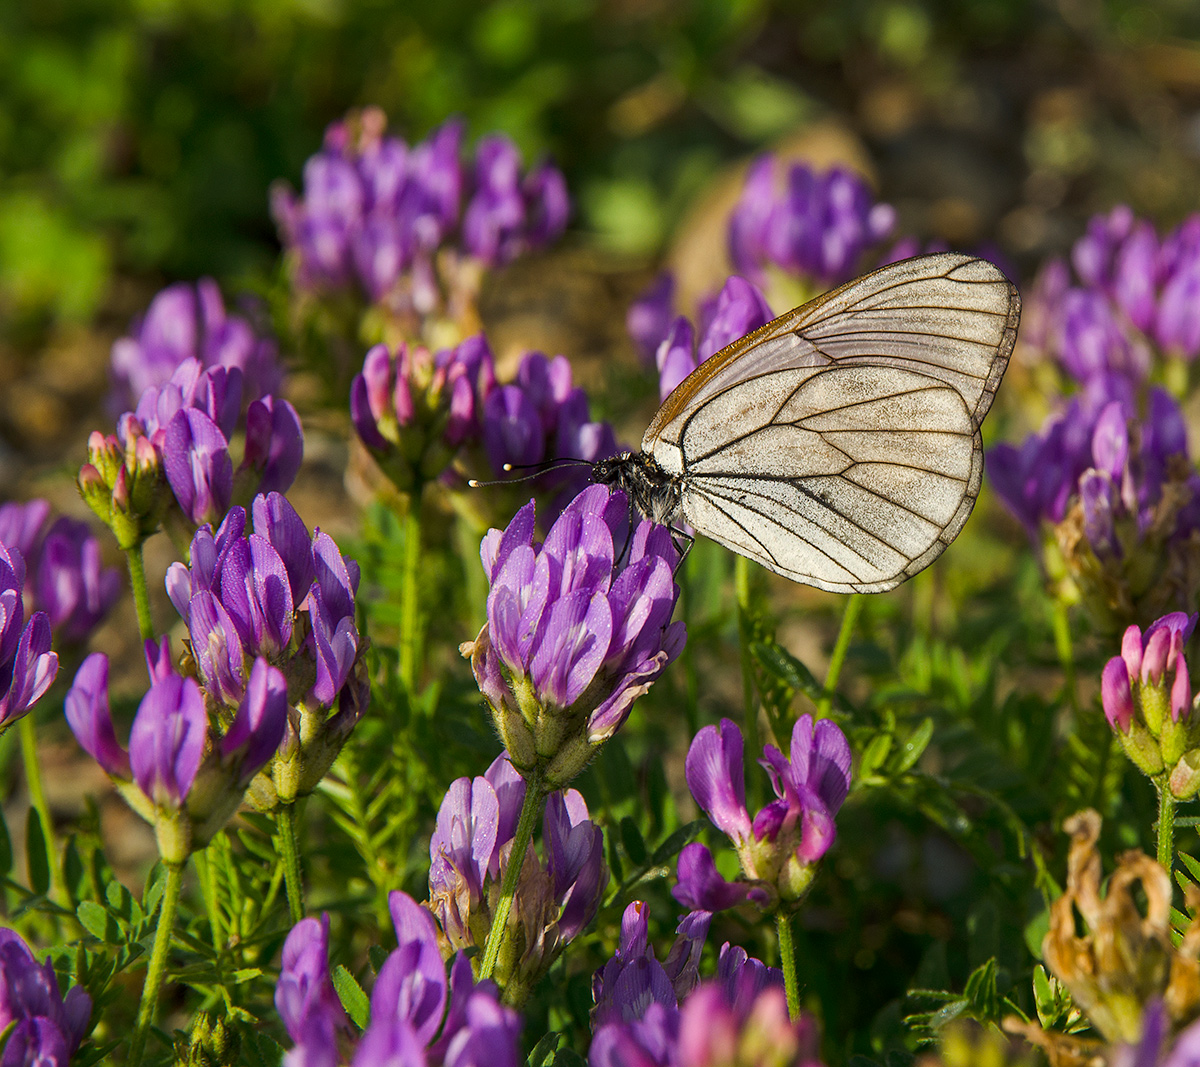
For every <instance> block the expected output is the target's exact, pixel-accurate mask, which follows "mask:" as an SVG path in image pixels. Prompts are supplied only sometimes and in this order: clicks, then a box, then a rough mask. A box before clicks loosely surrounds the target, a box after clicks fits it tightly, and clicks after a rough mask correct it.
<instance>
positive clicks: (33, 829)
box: [25, 808, 50, 896]
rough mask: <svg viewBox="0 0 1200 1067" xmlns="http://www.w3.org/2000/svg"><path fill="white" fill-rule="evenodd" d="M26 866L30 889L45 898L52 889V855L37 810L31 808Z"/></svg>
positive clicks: (26, 829)
mask: <svg viewBox="0 0 1200 1067" xmlns="http://www.w3.org/2000/svg"><path fill="white" fill-rule="evenodd" d="M25 864H26V869H27V871H28V872H29V888H30V889H32V890H33V891H34V892H35V893H37V894H38V895H39V896H45V895H46V893H47V892H48V891H49V889H50V855H49V853H48V852H47V850H46V836H45V834H43V833H42V820H41V819H40V818H39V817H38V813H37V809H36V808H30V809H29V814H28V815H27V816H26V819H25Z"/></svg>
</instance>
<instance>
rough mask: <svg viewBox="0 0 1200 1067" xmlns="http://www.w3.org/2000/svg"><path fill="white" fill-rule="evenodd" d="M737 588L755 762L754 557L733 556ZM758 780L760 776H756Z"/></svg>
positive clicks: (749, 750)
mask: <svg viewBox="0 0 1200 1067" xmlns="http://www.w3.org/2000/svg"><path fill="white" fill-rule="evenodd" d="M733 590H734V595H735V596H736V598H737V608H738V646H739V649H740V651H741V661H742V705H743V706H744V707H745V709H746V718H745V722H744V726H745V728H746V759H747V760H748V761H749V762H750V763H753V762H754V761H755V760H757V759H758V756H759V753H760V752H761V751H762V742H761V740H760V739H759V734H758V701H757V700H756V699H755V698H754V663H753V660H752V659H751V657H750V620H751V618H752V617H753V615H752V612H751V606H750V561H749V560H748V559H747V558H746V557H745V556H734V557H733ZM753 780H754V781H757V780H758V779H757V776H755V777H754V779H753Z"/></svg>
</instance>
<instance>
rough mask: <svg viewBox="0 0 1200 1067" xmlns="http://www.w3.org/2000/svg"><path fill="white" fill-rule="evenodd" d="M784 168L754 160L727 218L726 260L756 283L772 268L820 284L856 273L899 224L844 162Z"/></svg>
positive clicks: (768, 159)
mask: <svg viewBox="0 0 1200 1067" xmlns="http://www.w3.org/2000/svg"><path fill="white" fill-rule="evenodd" d="M779 166H780V165H778V164H777V163H776V161H775V160H774V159H772V158H771V157H770V156H764V157H761V158H760V159H758V160H757V161H755V163H754V164H752V165H751V167H750V170H749V172H748V173H747V177H746V183H745V186H744V187H743V191H742V196H741V199H740V200H739V201H738V203H737V205H736V207H735V208H734V210H733V212H732V213H731V215H730V218H729V258H730V260H731V262H732V263H733V265H734V267H735V268H736V269H737V270H738V271H739V272H741V273H743V274H747V275H749V276H750V277H751V278H752V279H753V280H755V281H761V280H763V279H764V277H765V272H766V269H767V268H768V267H776V268H779V269H781V270H783V271H785V272H787V273H789V274H793V275H799V276H800V277H802V278H804V279H806V280H807V281H808V282H809V283H810V284H811V285H813V286H815V287H816V288H818V289H827V288H830V287H831V286H833V285H837V284H839V283H840V282H843V281H847V280H848V279H849V278H851V277H853V276H854V274H855V273H856V272H857V270H858V266H859V264H860V263H861V262H862V259H863V255H864V253H865V252H866V250H867V249H868V248H870V247H871V246H873V245H876V244H878V243H879V242H880V241H882V240H883V239H884V238H886V237H887V235H888V234H889V233H890V232H891V230H892V228H893V226H894V225H895V218H896V216H895V212H894V211H893V210H892V208H891V207H889V206H888V205H887V204H876V203H875V202H874V197H873V195H872V193H871V191H870V189H868V187H867V185H866V184H865V182H864V181H863V180H862V179H861V178H860V177H858V175H856V174H853V173H852V172H850V171H848V170H845V169H843V168H840V167H834V168H833V169H831V170H829V171H826V172H825V173H823V174H817V173H816V172H815V171H813V170H811V169H810V168H809V167H807V166H805V165H804V164H802V163H793V164H791V165H790V166H787V167H786V171H785V173H784V175H783V178H782V182H781V181H780V179H779V178H778V177H777V171H778V169H779Z"/></svg>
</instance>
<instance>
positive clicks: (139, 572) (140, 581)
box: [125, 543, 154, 641]
mask: <svg viewBox="0 0 1200 1067" xmlns="http://www.w3.org/2000/svg"><path fill="white" fill-rule="evenodd" d="M125 559H126V560H127V561H128V563H129V585H130V587H131V588H132V589H133V606H134V607H135V608H136V609H137V621H138V631H139V632H140V633H141V635H142V640H143V641H150V640H152V639H153V638H154V620H153V619H151V618H150V589H149V587H148V586H147V585H146V561H145V560H144V559H143V558H142V546H141V544H140V543H139V544H136V545H134V546H133V548H130V549H127V550H126V552H125Z"/></svg>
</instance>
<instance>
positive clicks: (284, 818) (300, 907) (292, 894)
mask: <svg viewBox="0 0 1200 1067" xmlns="http://www.w3.org/2000/svg"><path fill="white" fill-rule="evenodd" d="M275 830H276V835H277V837H278V839H279V858H280V860H281V861H282V863H283V880H284V884H285V885H286V886H287V901H288V914H289V916H290V917H291V920H292V925H293V926H294V925H295V924H296V923H298V922H299V921H300V920H301V919H303V918H304V882H303V880H302V879H301V877H300V851H299V849H297V847H296V805H295V804H280V805H279V809H278V812H277V813H276V815H275Z"/></svg>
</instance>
